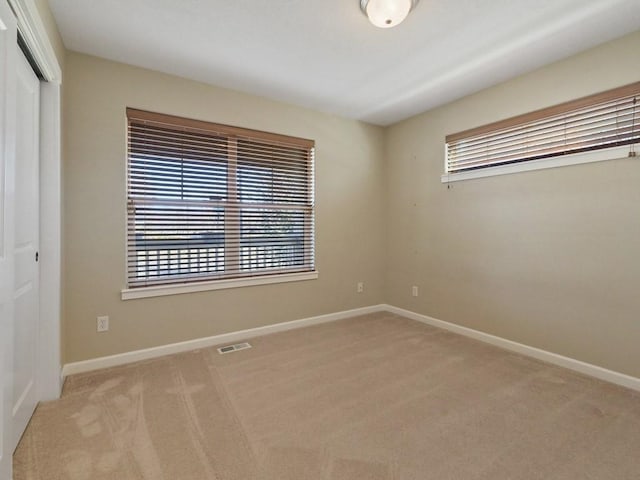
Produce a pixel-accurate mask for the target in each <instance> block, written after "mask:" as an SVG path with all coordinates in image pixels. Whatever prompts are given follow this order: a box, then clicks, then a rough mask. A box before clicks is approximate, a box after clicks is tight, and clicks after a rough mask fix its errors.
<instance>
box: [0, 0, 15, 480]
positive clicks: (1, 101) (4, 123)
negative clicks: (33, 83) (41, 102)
mask: <svg viewBox="0 0 640 480" xmlns="http://www.w3.org/2000/svg"><path fill="white" fill-rule="evenodd" d="M0 36H2V37H3V39H2V40H3V41H1V42H0V480H9V479H10V478H11V466H12V460H11V454H12V453H13V452H12V451H11V450H10V445H11V444H12V442H13V440H12V438H13V428H12V418H13V414H12V405H13V384H14V382H13V336H14V330H13V326H14V315H15V314H14V301H13V287H14V258H13V249H14V247H13V245H14V228H15V225H14V217H15V211H14V210H15V190H14V185H15V153H16V122H15V113H16V81H15V79H16V73H15V65H16V57H17V52H18V48H17V45H16V22H15V17H14V16H13V14H12V12H11V9H10V8H9V6H8V5H7V4H6V3H5V2H3V1H0Z"/></svg>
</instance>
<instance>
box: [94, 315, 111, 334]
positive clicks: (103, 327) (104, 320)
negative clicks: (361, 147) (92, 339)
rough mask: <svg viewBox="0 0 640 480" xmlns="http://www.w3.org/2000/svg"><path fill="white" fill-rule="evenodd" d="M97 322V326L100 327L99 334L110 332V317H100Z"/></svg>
mask: <svg viewBox="0 0 640 480" xmlns="http://www.w3.org/2000/svg"><path fill="white" fill-rule="evenodd" d="M96 320H97V321H96V324H97V325H96V326H97V327H98V331H99V332H106V331H108V330H109V317H107V316H104V317H98V318H97V319H96Z"/></svg>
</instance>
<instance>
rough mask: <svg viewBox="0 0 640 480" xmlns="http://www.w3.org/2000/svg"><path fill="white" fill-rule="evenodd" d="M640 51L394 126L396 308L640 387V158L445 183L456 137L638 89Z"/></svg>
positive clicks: (579, 62)
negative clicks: (416, 290)
mask: <svg viewBox="0 0 640 480" xmlns="http://www.w3.org/2000/svg"><path fill="white" fill-rule="evenodd" d="M638 52H640V32H637V33H635V34H632V35H630V36H627V37H624V38H622V39H620V40H617V41H614V42H611V43H609V44H605V45H603V46H600V47H598V48H595V49H593V50H591V51H588V52H586V53H583V54H580V55H577V56H574V57H572V58H570V59H567V60H564V61H562V62H558V63H556V64H553V65H551V66H548V67H545V68H543V69H540V70H538V71H535V72H533V73H530V74H527V75H524V76H522V77H519V78H517V79H515V80H512V81H509V82H506V83H504V84H502V85H499V86H496V87H494V88H490V89H487V90H484V91H482V92H480V93H478V94H475V95H472V96H469V97H466V98H464V99H462V100H459V101H456V102H454V103H451V104H449V105H446V106H444V107H442V108H438V109H436V110H433V111H430V112H427V113H424V114H422V115H419V116H417V117H414V118H412V119H409V120H407V121H404V122H402V123H400V124H397V125H395V126H393V127H391V128H389V129H388V131H387V132H386V133H387V139H386V152H387V154H386V156H387V162H388V164H387V170H388V183H387V195H386V199H387V201H388V215H387V222H386V228H387V229H388V232H389V233H388V245H389V251H388V253H387V257H386V258H387V269H386V297H385V298H386V301H387V302H388V303H390V304H393V305H396V306H399V307H403V308H407V309H410V310H413V311H416V312H419V313H422V314H426V315H430V316H433V317H436V318H439V319H441V320H446V321H449V322H454V323H457V324H460V325H465V326H468V327H471V328H475V329H478V330H482V331H484V332H488V333H492V334H495V335H499V336H501V337H505V338H508V339H511V340H515V341H517V342H522V343H525V344H528V345H532V346H534V347H539V348H542V349H545V350H549V351H551V352H556V353H559V354H562V355H566V356H569V357H573V358H576V359H579V360H583V361H586V362H590V363H593V364H596V365H600V366H603V367H606V368H610V369H613V370H617V371H620V372H624V373H627V374H631V375H635V376H639V377H640V348H639V345H640V294H639V290H638V289H639V286H640V158H636V159H622V160H613V161H608V162H601V163H595V164H588V165H579V166H570V167H563V168H555V169H548V170H541V171H536V172H528V173H518V174H512V175H504V176H498V177H491V178H484V179H476V180H468V181H464V182H456V183H453V184H452V188H451V189H447V187H446V185H443V184H441V183H440V175H441V173H442V172H443V160H444V158H443V157H444V153H443V150H444V137H445V135H446V134H449V133H454V132H458V131H461V130H464V129H467V128H471V127H474V126H478V125H482V124H485V123H488V122H493V121H496V120H499V119H503V118H507V117H510V116H513V115H515V114H519V113H524V112H527V111H531V110H534V109H538V108H542V107H545V106H549V105H553V104H555V103H559V102H562V101H566V100H571V99H574V98H577V97H581V96H584V95H588V94H591V93H595V92H599V91H602V90H606V89H609V88H613V87H616V86H620V85H624V84H627V83H631V82H634V81H638V80H640V62H638V58H639V57H638ZM412 285H418V286H419V287H420V296H419V297H417V298H413V297H411V286H412Z"/></svg>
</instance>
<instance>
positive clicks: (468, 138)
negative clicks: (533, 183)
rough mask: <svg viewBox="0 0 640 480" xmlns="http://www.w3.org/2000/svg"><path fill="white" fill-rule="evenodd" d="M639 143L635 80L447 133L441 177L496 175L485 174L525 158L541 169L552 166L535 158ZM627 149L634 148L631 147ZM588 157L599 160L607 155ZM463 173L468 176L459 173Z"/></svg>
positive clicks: (639, 97)
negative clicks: (482, 124)
mask: <svg viewBox="0 0 640 480" xmlns="http://www.w3.org/2000/svg"><path fill="white" fill-rule="evenodd" d="M639 142H640V82H637V83H634V84H632V85H627V86H625V87H621V88H617V89H614V90H610V91H607V92H603V93H599V94H596V95H591V96H589V97H585V98H581V99H579V100H575V101H572V102H567V103H564V104H561V105H557V106H554V107H550V108H545V109H543V110H538V111H536V112H532V113H528V114H525V115H520V116H518V117H514V118H511V119H508V120H503V121H500V122H496V123H492V124H490V125H485V126H482V127H478V128H474V129H471V130H467V131H464V132H460V133H456V134H453V135H448V136H447V137H446V157H447V158H446V165H445V175H443V181H449V180H455V179H456V178H455V176H456V175H458V176H460V177H462V178H469V176H485V175H486V174H484V173H482V172H480V171H484V172H487V174H497V173H489V172H493V171H494V170H498V169H499V168H500V167H505V166H509V165H511V166H514V164H522V163H524V162H527V163H536V165H537V168H546V167H548V166H555V165H552V164H548V163H547V164H545V163H544V162H534V161H538V160H543V159H552V158H557V157H560V156H569V155H574V154H579V153H585V152H593V151H597V150H605V149H612V148H615V147H621V146H629V145H633V144H635V143H639ZM628 149H629V147H627V150H628ZM631 150H632V151H633V149H632V148H631ZM590 158H592V159H594V160H595V159H600V160H602V159H605V158H606V156H602V155H599V156H592V157H590ZM609 158H612V157H611V156H609ZM583 160H584V161H593V160H586V157H585V159H583ZM571 163H582V162H581V161H572V162H571ZM564 164H566V163H564ZM526 169H532V168H526ZM515 170H516V171H517V170H523V169H522V168H519V169H518V168H516V169H515ZM465 173H466V174H469V173H471V175H464V174H465ZM473 173H481V175H473ZM501 173H507V170H504V169H503V170H502V171H501Z"/></svg>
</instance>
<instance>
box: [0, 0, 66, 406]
mask: <svg viewBox="0 0 640 480" xmlns="http://www.w3.org/2000/svg"><path fill="white" fill-rule="evenodd" d="M0 1H1V0H0ZM8 2H9V5H10V6H11V8H12V10H13V12H14V14H15V17H16V21H17V26H18V32H20V34H21V35H22V38H23V39H24V41H25V43H26V45H27V48H28V49H29V52H30V53H31V56H32V58H33V60H34V61H35V62H36V64H37V66H38V68H39V69H40V72H41V73H42V75H43V77H44V80H41V81H40V298H39V303H40V325H39V327H40V328H39V331H40V338H39V345H38V356H37V359H36V365H37V367H38V378H37V379H36V383H37V388H38V398H39V399H40V400H53V399H56V398H59V397H60V392H61V390H62V376H61V370H62V358H61V345H62V342H61V340H62V338H61V319H62V300H61V298H62V291H61V285H62V263H61V262H62V255H61V252H62V229H61V224H62V188H61V187H62V152H61V144H62V142H61V123H62V119H61V93H62V92H61V90H62V70H61V69H60V64H59V63H58V59H57V58H56V54H55V51H54V49H53V46H52V44H51V41H50V40H49V36H48V34H47V31H46V28H45V26H44V23H43V22H42V19H41V18H40V14H39V12H38V9H37V7H36V4H35V2H34V0H8Z"/></svg>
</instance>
